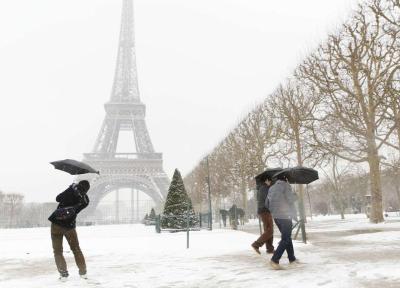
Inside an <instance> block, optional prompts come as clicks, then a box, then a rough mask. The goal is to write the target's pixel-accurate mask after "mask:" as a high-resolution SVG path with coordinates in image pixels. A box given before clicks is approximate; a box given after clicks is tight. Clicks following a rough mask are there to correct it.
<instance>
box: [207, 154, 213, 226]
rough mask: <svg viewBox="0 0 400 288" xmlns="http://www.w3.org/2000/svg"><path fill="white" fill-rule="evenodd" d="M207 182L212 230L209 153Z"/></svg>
mask: <svg viewBox="0 0 400 288" xmlns="http://www.w3.org/2000/svg"><path fill="white" fill-rule="evenodd" d="M207 183H208V211H209V212H208V213H209V220H208V221H209V222H210V230H212V211H211V187H210V166H209V164H208V155H207Z"/></svg>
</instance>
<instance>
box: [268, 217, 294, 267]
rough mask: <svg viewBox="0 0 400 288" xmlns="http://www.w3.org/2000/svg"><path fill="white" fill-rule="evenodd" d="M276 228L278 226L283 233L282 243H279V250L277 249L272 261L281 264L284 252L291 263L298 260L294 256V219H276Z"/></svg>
mask: <svg viewBox="0 0 400 288" xmlns="http://www.w3.org/2000/svg"><path fill="white" fill-rule="evenodd" d="M274 221H275V224H276V226H278V229H279V231H280V232H281V241H280V242H279V245H278V248H276V250H275V253H274V255H273V256H272V258H271V260H272V261H274V262H275V263H279V260H280V259H281V257H282V255H283V252H285V250H286V252H287V255H288V258H289V262H292V261H294V260H296V257H295V256H294V250H293V243H292V219H277V218H275V219H274Z"/></svg>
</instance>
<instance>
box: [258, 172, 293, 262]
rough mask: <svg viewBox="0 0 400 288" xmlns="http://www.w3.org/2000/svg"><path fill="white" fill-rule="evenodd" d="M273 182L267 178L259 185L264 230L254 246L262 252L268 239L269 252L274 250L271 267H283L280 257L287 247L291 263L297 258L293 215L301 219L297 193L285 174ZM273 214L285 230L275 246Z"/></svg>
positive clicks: (259, 204) (278, 224)
mask: <svg viewBox="0 0 400 288" xmlns="http://www.w3.org/2000/svg"><path fill="white" fill-rule="evenodd" d="M271 184H272V181H271V179H267V180H266V181H265V183H262V184H261V185H260V186H259V187H258V189H257V200H258V214H259V217H260V218H261V220H262V222H263V226H264V233H263V234H262V235H261V236H260V237H259V238H258V239H257V240H256V241H255V242H254V243H253V244H252V245H251V246H252V247H253V249H254V250H255V251H256V252H257V253H258V254H260V251H259V248H260V247H261V246H262V245H263V244H264V243H265V244H266V248H267V253H270V254H273V255H272V258H271V261H270V264H271V267H272V268H273V269H276V270H280V269H283V268H282V266H280V265H279V261H280V259H281V257H282V255H283V253H284V252H285V251H286V252H287V255H288V258H289V263H296V262H297V259H296V257H295V255H294V249H293V243H292V219H297V210H296V207H295V201H296V200H297V195H296V194H295V193H294V192H293V190H292V188H291V186H290V184H289V183H288V181H287V178H286V177H285V176H284V175H279V176H278V178H277V180H276V182H275V183H274V184H273V185H271ZM262 200H264V203H263V202H262ZM272 218H273V219H274V222H275V224H276V226H277V227H278V229H279V231H280V232H281V241H280V242H279V244H278V247H277V248H276V249H275V250H274V246H273V222H272Z"/></svg>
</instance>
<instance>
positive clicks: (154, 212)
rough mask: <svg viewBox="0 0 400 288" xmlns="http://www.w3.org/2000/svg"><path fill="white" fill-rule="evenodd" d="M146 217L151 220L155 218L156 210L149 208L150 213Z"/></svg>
mask: <svg viewBox="0 0 400 288" xmlns="http://www.w3.org/2000/svg"><path fill="white" fill-rule="evenodd" d="M148 218H149V219H151V220H154V219H156V211H154V208H151V211H150V215H149V217H148Z"/></svg>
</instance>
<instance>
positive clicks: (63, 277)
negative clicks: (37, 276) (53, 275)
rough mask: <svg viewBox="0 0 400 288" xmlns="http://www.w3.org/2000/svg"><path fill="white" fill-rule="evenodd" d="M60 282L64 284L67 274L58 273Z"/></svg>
mask: <svg viewBox="0 0 400 288" xmlns="http://www.w3.org/2000/svg"><path fill="white" fill-rule="evenodd" d="M58 279H59V280H60V281H61V282H65V281H67V280H68V272H63V273H60V277H59V278H58Z"/></svg>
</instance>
